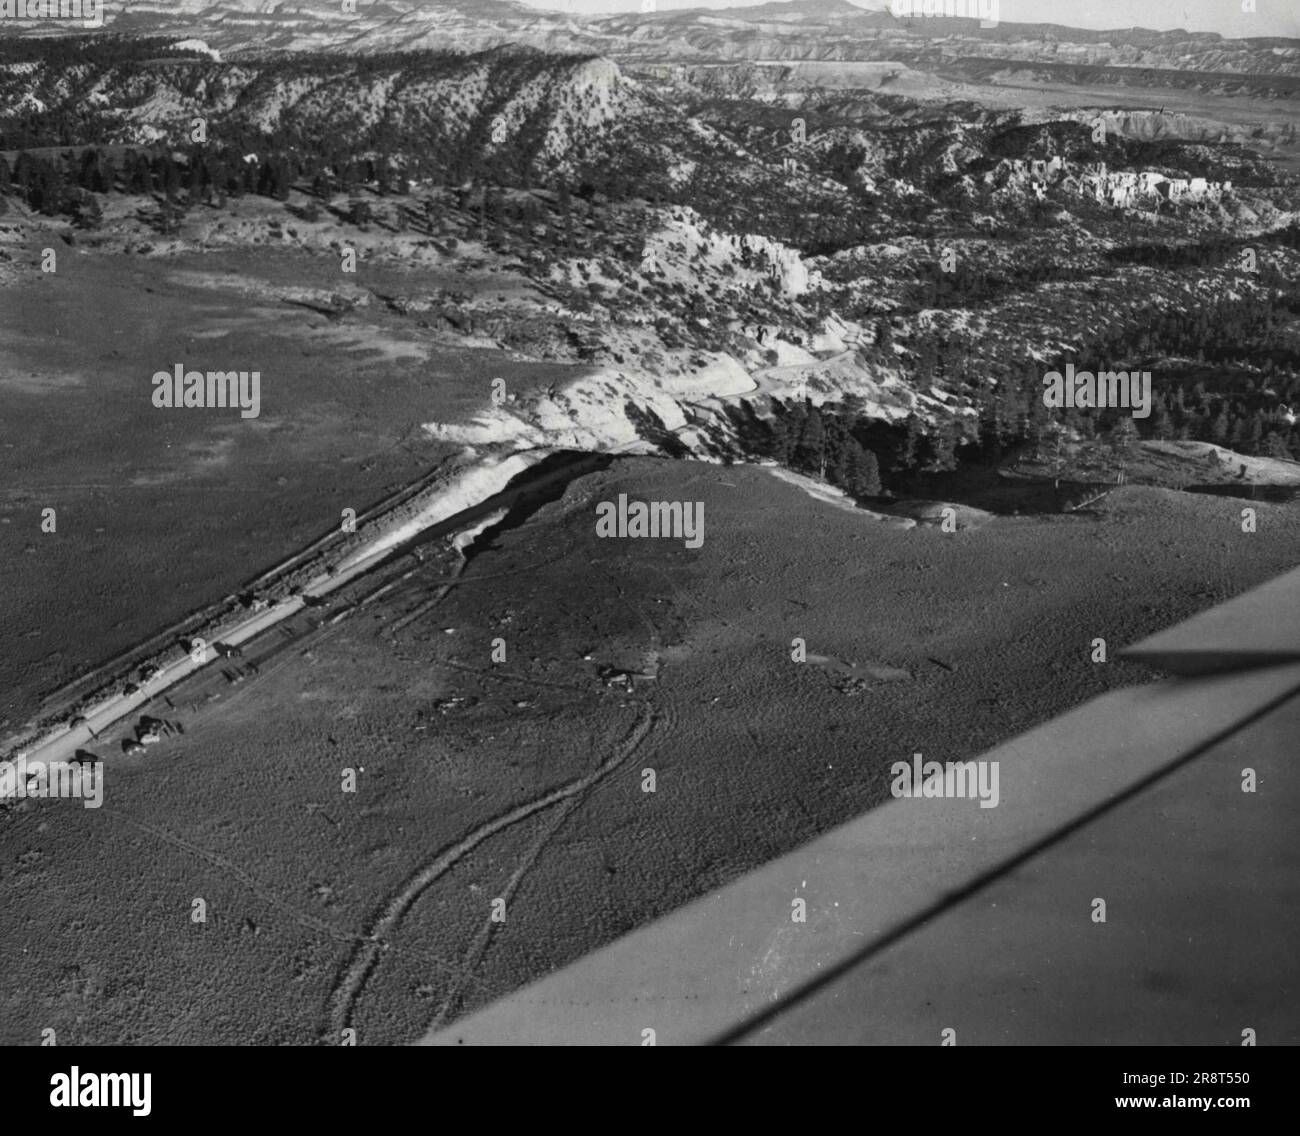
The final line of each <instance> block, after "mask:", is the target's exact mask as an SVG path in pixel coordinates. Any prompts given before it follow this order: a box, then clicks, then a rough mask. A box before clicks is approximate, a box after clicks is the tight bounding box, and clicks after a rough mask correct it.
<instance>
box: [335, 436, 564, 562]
mask: <svg viewBox="0 0 1300 1136" xmlns="http://www.w3.org/2000/svg"><path fill="white" fill-rule="evenodd" d="M546 456H547V451H545V450H531V451H529V452H528V453H518V454H511V455H510V456H509V457H505V458H490V457H488V458H483V459H481V460H480V461H479V462H478V463H477V464H475V465H473V466H471V467H469V468H468V469H465V470H463V471H461V472H460V473H459V474H458V475H457V476H455V477H454V478H452V479H451V480H450V481H448V482H447V483H446V484H445V485H443V486H441V487H440V488H439V490H438V492H437V495H436V496H434V497H433V498H432V499H430V500H429V502H428V503H427V504H426V505H425V506H424V507H423V508H421V509H420V510H419V512H417V513H416V514H415V515H414V516H412V517H411V518H410V519H409V520H407V521H405V522H404V523H403V524H401V525H398V526H396V527H394V528H392V529H390V530H389V531H388V532H386V533H384V535H383V536H381V537H380V538H379V539H378V540H375V541H373V542H371V543H369V544H366V545H364V546H363V547H361V548H359V549H357V550H356V552H354V553H352V554H351V555H350V556H348V557H346V558H345V559H344V560H342V561H340V563H339V564H338V566H337V567H336V569H335V574H336V575H337V576H341V575H344V574H345V573H348V572H350V571H352V570H354V569H356V568H358V567H360V566H361V565H362V564H363V563H364V562H366V561H372V560H377V559H379V558H380V557H381V556H383V555H384V554H386V553H388V552H391V551H392V550H393V549H394V548H396V547H397V545H399V544H401V543H402V542H403V541H405V540H409V539H410V538H411V537H413V536H415V534H416V533H418V532H420V531H421V530H423V529H427V528H428V527H429V526H430V525H436V524H438V523H440V522H442V521H445V520H447V518H449V517H452V516H455V515H456V514H457V513H460V512H463V511H464V510H465V509H468V508H470V507H472V506H474V505H477V504H478V503H479V502H481V501H484V500H486V499H487V498H489V497H492V496H494V495H495V494H497V493H500V492H501V491H502V490H503V489H505V487H506V486H507V485H508V484H509V483H510V481H511V480H513V479H514V478H515V477H518V476H519V474H521V473H523V472H524V470H526V469H530V468H531V467H532V466H534V465H536V464H537V463H538V462H539V461H541V460H542V459H543V458H545V457H546Z"/></svg>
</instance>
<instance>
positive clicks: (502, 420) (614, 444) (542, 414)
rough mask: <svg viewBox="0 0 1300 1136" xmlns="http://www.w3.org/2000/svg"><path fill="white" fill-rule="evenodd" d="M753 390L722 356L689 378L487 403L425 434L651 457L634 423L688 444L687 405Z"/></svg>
mask: <svg viewBox="0 0 1300 1136" xmlns="http://www.w3.org/2000/svg"><path fill="white" fill-rule="evenodd" d="M753 390H755V384H754V381H753V380H752V379H751V378H750V377H749V375H748V373H747V372H746V371H745V369H744V368H743V367H742V366H741V365H740V364H739V363H737V362H736V361H735V360H734V359H733V358H731V356H729V355H714V356H712V357H711V358H710V359H709V361H708V363H707V365H706V366H705V367H703V368H699V369H697V370H695V371H693V372H691V373H689V374H686V375H679V376H673V377H666V378H656V377H655V376H652V375H647V374H644V373H641V372H637V371H601V372H597V373H595V374H591V375H586V376H584V377H582V378H579V379H575V380H574V381H572V382H571V383H569V384H567V385H566V386H565V387H564V389H563V390H560V391H555V392H553V393H551V394H544V395H535V396H530V397H528V398H524V399H520V400H518V401H515V402H507V403H505V404H503V405H501V406H493V407H490V408H488V409H487V410H485V411H484V412H483V413H481V414H479V415H477V416H476V417H475V418H474V419H473V420H472V421H471V422H468V423H455V424H449V423H441V422H429V423H426V424H425V426H424V429H425V431H426V432H427V433H428V434H430V435H431V436H432V437H434V438H437V439H439V440H440V441H445V442H454V443H459V444H462V445H470V446H495V445H513V446H517V447H528V446H549V447H552V448H554V449H581V450H591V451H597V452H600V451H606V450H618V451H620V452H627V453H654V452H657V447H656V446H655V445H654V443H653V442H651V441H648V440H646V439H645V438H643V437H642V436H641V434H640V433H639V432H638V425H637V422H636V420H635V419H636V418H638V417H640V418H643V419H644V418H645V417H647V416H652V417H653V418H654V419H655V420H657V422H658V424H659V425H660V426H661V427H662V428H663V429H665V430H668V431H672V432H673V433H675V434H676V435H677V437H678V438H679V439H680V440H681V441H682V442H684V443H685V444H686V445H688V446H689V445H691V444H692V441H693V440H694V439H693V434H692V431H691V429H690V417H689V415H690V412H691V407H692V405H693V404H697V403H701V402H703V401H705V400H707V399H717V398H729V397H733V396H736V395H741V394H747V393H750V392H752V391H753Z"/></svg>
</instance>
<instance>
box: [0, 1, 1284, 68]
mask: <svg viewBox="0 0 1300 1136" xmlns="http://www.w3.org/2000/svg"><path fill="white" fill-rule="evenodd" d="M115 9H116V10H115ZM105 27H106V28H107V29H108V30H109V31H114V32H125V33H129V34H132V35H141V36H164V37H171V36H175V37H176V38H178V39H189V38H196V39H201V40H203V41H204V42H205V43H206V44H208V45H209V46H210V47H212V48H213V49H216V50H218V51H220V52H221V53H222V54H223V55H225V56H228V57H229V56H242V55H247V56H259V55H265V54H267V53H277V52H294V51H318V52H347V53H378V52H390V51H409V50H435V51H447V50H453V51H462V52H475V51H481V50H484V49H486V48H492V47H500V46H506V45H522V46H528V47H534V48H538V49H541V50H545V51H551V52H566V53H577V54H600V55H605V56H608V57H610V58H612V59H615V60H617V61H620V62H625V61H634V60H637V61H676V62H704V61H710V62H727V61H743V60H751V61H758V60H763V61H785V62H792V61H818V62H827V61H838V62H845V61H873V60H876V61H880V60H904V61H908V62H909V63H911V62H914V61H916V60H919V59H925V58H929V59H931V60H935V61H937V60H940V59H942V60H946V61H951V60H954V59H956V60H962V59H983V60H1016V61H1024V62H1031V63H1037V64H1051V65H1074V66H1092V67H1095V66H1110V67H1127V68H1137V69H1147V68H1150V69H1176V70H1181V71H1191V72H1213V73H1228V74H1242V75H1267V76H1276V77H1292V76H1294V75H1295V74H1296V73H1297V71H1300V40H1292V39H1264V38H1260V39H1224V38H1223V37H1221V36H1219V35H1217V34H1214V33H1209V32H1185V31H1164V32H1158V31H1150V30H1146V29H1142V28H1127V29H1122V30H1114V31H1084V30H1080V29H1075V28H1067V27H1063V26H1059V25H1055V24H1014V23H1000V24H999V25H998V26H997V27H994V28H981V27H980V26H979V23H978V21H975V20H968V19H948V18H924V19H922V18H912V19H898V18H896V17H895V16H893V15H892V14H891V12H890V11H889V9H888V6H887V5H884V4H882V6H881V7H880V8H879V9H877V10H869V9H865V8H859V7H857V6H855V5H853V4H850V3H847V0H792V2H787V3H769V4H763V5H760V6H758V7H751V8H727V9H689V10H675V11H668V12H657V13H654V12H652V13H642V12H634V13H626V14H621V15H612V16H609V15H607V16H590V17H583V16H577V15H570V14H566V13H563V12H551V11H542V10H538V9H535V8H529V7H527V6H525V5H523V4H519V3H514V2H512V0H380V2H377V3H367V2H366V0H360V2H359V4H358V12H357V14H356V15H348V14H346V13H344V11H343V10H342V4H341V3H340V0H217V2H215V3H213V2H209V0H132V3H131V4H129V5H124V6H121V7H120V8H119V7H118V6H116V5H106V6H105ZM83 30H84V29H83V27H82V25H81V24H80V23H79V22H77V21H60V22H59V23H58V26H57V27H56V26H55V25H54V24H52V23H51V21H49V20H37V21H26V22H22V21H14V20H6V21H3V22H0V35H6V34H7V35H15V34H17V35H49V34H51V33H52V32H55V31H65V32H68V33H77V32H81V31H83Z"/></svg>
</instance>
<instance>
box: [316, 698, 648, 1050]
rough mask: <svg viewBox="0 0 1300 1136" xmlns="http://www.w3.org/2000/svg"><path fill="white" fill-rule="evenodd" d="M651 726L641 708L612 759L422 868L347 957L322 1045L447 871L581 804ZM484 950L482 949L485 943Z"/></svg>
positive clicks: (343, 1024) (340, 1026) (334, 1035)
mask: <svg viewBox="0 0 1300 1136" xmlns="http://www.w3.org/2000/svg"><path fill="white" fill-rule="evenodd" d="M654 722H655V713H654V708H653V707H652V706H651V705H650V704H649V703H645V702H643V703H641V704H640V705H639V710H638V715H637V720H636V722H635V724H634V725H633V726H632V729H631V730H630V731H629V732H628V734H627V736H626V737H625V738H624V739H623V740H622V741H621V742H619V743H618V744H617V745H615V746H614V748H613V750H612V751H611V753H610V755H609V756H608V757H607V758H606V759H605V760H604V761H603V762H601V764H600V765H599V766H597V767H596V768H595V769H594V770H592V771H591V772H590V773H587V774H585V775H583V776H582V777H579V778H576V779H575V780H573V781H570V782H569V783H568V784H565V785H562V786H560V787H559V788H558V789H552V790H551V791H550V792H549V793H545V794H543V795H542V796H540V797H536V798H534V799H533V800H531V801H527V802H525V803H524V804H521V805H517V806H515V807H514V808H513V809H510V810H509V811H507V812H505V813H502V814H501V815H500V816H497V817H495V818H493V819H492V820H489V821H486V822H485V823H483V824H481V825H479V827H478V828H476V829H474V830H473V831H472V832H470V833H468V834H467V835H466V836H465V837H463V838H462V839H461V840H459V841H457V842H456V843H455V844H453V845H452V846H451V847H449V848H446V849H444V850H442V851H441V852H438V853H437V854H435V856H434V857H433V859H431V860H430V861H428V862H427V863H426V864H425V865H424V866H422V867H420V868H419V869H418V870H417V871H416V872H415V873H414V874H413V875H412V876H411V877H410V878H409V879H408V880H407V882H406V883H405V884H404V885H403V886H402V887H401V888H400V889H399V890H398V891H397V892H396V894H394V895H393V896H392V898H391V899H390V900H389V901H388V903H387V904H385V906H384V908H383V909H382V911H381V912H380V913H379V914H378V915H377V916H376V917H375V918H374V919H373V920H372V921H371V923H370V925H369V927H368V928H367V929H366V932H365V934H364V936H363V938H362V941H361V944H360V945H359V946H358V947H357V948H355V949H354V950H353V952H352V955H351V957H350V958H349V960H348V962H347V963H346V965H345V966H344V967H343V969H342V971H341V972H340V975H339V978H338V980H337V982H336V984H335V987H334V989H333V991H332V992H331V994H330V997H329V1000H328V1032H327V1033H326V1034H325V1036H324V1040H326V1041H336V1040H337V1039H338V1038H339V1037H340V1036H341V1035H342V1032H343V1030H345V1029H347V1028H348V1027H349V1025H350V1024H351V1022H352V1017H353V1013H354V1011H355V1008H356V1004H357V1001H358V999H359V998H360V997H361V994H362V992H363V991H364V989H365V985H366V982H367V980H368V979H369V977H370V975H371V973H372V971H373V970H374V968H375V965H376V964H377V963H378V961H379V954H380V951H381V950H385V949H387V946H388V944H387V940H388V938H389V937H390V936H391V935H392V934H393V933H394V932H395V931H396V930H397V928H398V926H399V925H400V924H401V921H402V919H403V918H405V916H406V913H407V912H408V911H409V910H410V909H411V907H412V906H413V905H414V904H415V902H416V901H417V900H418V899H419V898H420V896H421V895H423V894H424V892H425V891H427V890H428V889H429V888H430V887H431V886H432V885H433V884H435V883H437V881H438V880H439V879H441V878H442V877H443V876H444V875H446V874H447V873H448V872H449V871H451V870H452V869H453V868H454V867H455V866H456V865H457V864H458V863H460V861H461V860H462V859H464V858H465V856H467V855H468V854H469V853H470V852H472V851H473V850H474V849H475V848H477V847H478V846H479V845H480V844H482V843H483V842H484V841H485V840H488V839H490V838H491V837H493V836H495V835H496V834H497V833H499V832H504V831H505V830H506V829H509V828H511V827H513V826H514V825H516V824H518V823H519V822H520V821H523V820H527V819H528V818H529V817H531V816H533V815H534V814H535V813H538V812H541V811H542V810H543V809H547V808H550V807H551V806H552V805H555V804H558V803H560V802H561V801H568V800H570V799H572V798H579V799H580V798H581V797H582V795H583V794H585V793H586V792H587V790H588V789H590V788H591V787H592V786H594V785H595V784H596V783H597V782H599V781H600V780H601V779H602V778H604V777H606V776H607V775H608V774H610V773H612V772H613V771H614V770H615V769H617V768H618V767H619V766H620V765H621V764H622V763H623V762H624V761H626V760H627V758H628V757H630V756H631V755H632V754H633V753H634V752H636V750H637V748H638V747H639V746H640V745H641V743H642V742H643V741H644V740H645V739H646V737H647V736H648V735H649V733H650V731H651V729H652V728H653V726H654ZM556 827H558V826H556ZM552 831H553V830H552ZM539 851H540V850H539ZM484 947H486V941H485V943H484ZM480 954H481V952H480ZM470 957H471V958H473V957H477V956H474V954H473V950H472V948H471V953H470Z"/></svg>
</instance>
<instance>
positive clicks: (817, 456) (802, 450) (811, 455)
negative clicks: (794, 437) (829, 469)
mask: <svg viewBox="0 0 1300 1136" xmlns="http://www.w3.org/2000/svg"><path fill="white" fill-rule="evenodd" d="M795 460H796V461H797V462H798V464H799V465H800V466H801V467H802V468H804V469H806V470H809V471H810V472H814V473H817V474H818V475H819V476H824V463H825V460H826V429H825V426H824V425H823V424H822V416H821V414H820V413H819V412H818V410H817V408H816V407H811V408H810V409H809V411H808V417H807V418H806V419H805V421H804V425H803V431H802V433H801V434H800V435H799V445H798V448H797V449H796V450H795Z"/></svg>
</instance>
